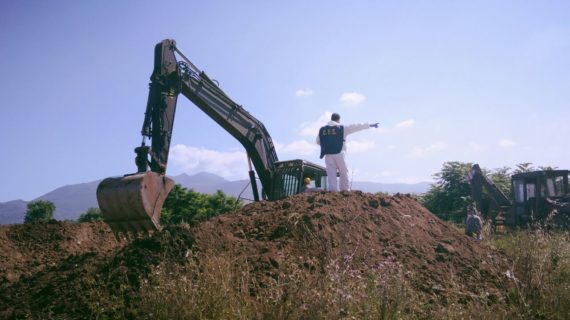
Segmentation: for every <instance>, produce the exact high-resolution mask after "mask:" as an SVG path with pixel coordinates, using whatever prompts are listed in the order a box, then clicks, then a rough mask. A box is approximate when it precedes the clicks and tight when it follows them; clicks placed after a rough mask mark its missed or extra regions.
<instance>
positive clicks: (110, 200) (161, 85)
mask: <svg viewBox="0 0 570 320" xmlns="http://www.w3.org/2000/svg"><path fill="white" fill-rule="evenodd" d="M150 80H151V82H150V88H149V94H148V101H147V106H146V112H145V115H144V121H143V126H142V131H141V133H142V136H143V139H142V143H141V145H140V146H138V147H136V148H135V154H136V157H135V164H136V167H137V172H136V173H132V174H126V175H124V176H121V177H110V178H107V179H104V180H103V181H102V182H101V183H100V184H99V186H98V187H97V202H98V203H99V208H100V209H101V214H102V216H103V219H104V221H106V222H107V223H108V224H109V225H110V226H111V229H112V230H113V232H115V233H116V234H117V233H131V232H134V233H138V232H152V231H155V230H160V228H161V226H160V211H161V209H162V206H163V205H164V201H165V200H166V197H167V196H168V193H169V192H170V190H171V189H172V188H173V187H174V185H175V182H174V181H173V180H172V179H171V178H169V177H167V176H166V169H167V164H168V153H169V150H170V141H171V137H172V130H173V125H174V116H175V113H176V103H177V99H178V96H179V95H180V94H182V95H183V96H184V97H186V98H188V99H189V100H190V101H191V102H192V103H193V104H194V105H196V106H197V107H198V108H200V109H201V110H202V111H203V112H204V113H206V115H208V116H209V117H210V118H211V119H213V120H214V121H215V122H216V123H217V124H218V125H220V126H221V127H222V128H224V129H225V130H226V131H227V132H228V133H229V134H231V135H232V136H233V137H234V138H235V139H237V140H238V141H239V142H240V143H241V144H242V146H243V147H244V148H245V150H246V153H247V163H248V166H249V180H250V184H251V188H252V191H253V196H254V200H255V201H260V197H259V191H258V187H257V179H259V181H260V183H261V187H262V189H261V198H262V199H264V200H279V199H283V198H285V197H288V196H291V195H294V194H297V193H300V192H303V180H304V179H305V178H310V179H311V180H312V181H314V182H315V187H316V188H320V189H323V190H324V189H326V171H325V169H324V168H323V167H322V166H319V165H317V164H314V163H311V162H309V161H305V160H300V159H296V160H288V161H279V159H278V157H277V153H276V151H275V147H274V145H273V141H272V139H271V136H270V135H269V133H268V132H267V129H266V128H265V126H264V125H263V123H261V122H260V121H259V120H258V119H256V118H255V117H253V116H252V115H251V114H250V113H249V112H247V111H246V110H245V109H244V108H243V107H242V106H240V105H239V104H237V103H236V102H234V101H233V100H232V99H230V98H229V97H228V95H226V94H225V93H224V92H223V91H222V90H221V89H220V88H219V85H218V83H217V82H216V81H215V80H212V79H210V77H208V75H207V74H206V73H205V72H204V71H200V70H199V69H198V68H197V67H196V66H195V65H194V64H193V63H192V62H190V60H188V58H186V56H185V55H184V54H183V53H182V52H181V51H180V50H179V49H178V47H177V46H176V41H174V40H172V39H166V40H163V41H161V42H160V43H158V44H156V46H155V49H154V69H153V72H152V74H151V77H150ZM147 139H149V140H150V145H147V143H146V141H147ZM252 164H253V167H252ZM254 169H255V172H257V175H258V178H256V176H255V172H254Z"/></svg>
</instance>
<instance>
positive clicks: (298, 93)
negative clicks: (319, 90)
mask: <svg viewBox="0 0 570 320" xmlns="http://www.w3.org/2000/svg"><path fill="white" fill-rule="evenodd" d="M312 95H313V89H311V88H305V89H299V90H297V91H296V92H295V96H297V97H308V96H312Z"/></svg>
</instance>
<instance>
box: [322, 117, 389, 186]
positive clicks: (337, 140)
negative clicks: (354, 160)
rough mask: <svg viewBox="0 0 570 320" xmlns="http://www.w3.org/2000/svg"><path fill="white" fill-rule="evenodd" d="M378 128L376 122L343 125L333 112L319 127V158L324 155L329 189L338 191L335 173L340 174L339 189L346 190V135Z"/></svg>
mask: <svg viewBox="0 0 570 320" xmlns="http://www.w3.org/2000/svg"><path fill="white" fill-rule="evenodd" d="M371 127H374V128H378V123H373V124H368V123H358V124H351V125H348V126H343V125H341V124H340V115H339V114H338V113H333V114H332V116H331V121H329V123H328V124H327V125H326V126H324V127H321V129H319V135H318V136H317V144H319V145H320V146H321V159H322V158H323V157H325V165H326V170H327V182H328V189H329V191H338V186H337V181H336V173H337V171H338V174H339V176H340V191H345V190H348V168H347V167H346V162H345V155H344V154H345V152H346V146H345V143H344V142H345V140H346V136H348V135H349V134H351V133H355V132H358V131H361V130H364V129H368V128H371Z"/></svg>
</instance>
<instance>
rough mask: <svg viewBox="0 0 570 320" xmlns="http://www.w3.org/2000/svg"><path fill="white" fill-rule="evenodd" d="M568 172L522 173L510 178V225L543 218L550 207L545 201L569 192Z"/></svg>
mask: <svg viewBox="0 0 570 320" xmlns="http://www.w3.org/2000/svg"><path fill="white" fill-rule="evenodd" d="M569 172H570V171H568V170H542V171H532V172H523V173H519V174H515V175H513V176H512V181H511V187H512V191H513V196H514V217H512V223H514V224H525V223H528V222H531V221H533V220H540V219H543V218H544V217H545V215H546V214H547V213H548V211H549V209H550V207H549V205H548V202H547V199H549V200H556V199H560V198H562V197H564V196H565V195H566V194H568V192H569V188H568V174H569Z"/></svg>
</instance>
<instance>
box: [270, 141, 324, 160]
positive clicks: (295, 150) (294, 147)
mask: <svg viewBox="0 0 570 320" xmlns="http://www.w3.org/2000/svg"><path fill="white" fill-rule="evenodd" d="M274 145H275V149H276V150H277V153H278V154H279V155H280V156H281V155H282V154H285V155H290V156H291V157H292V158H300V157H301V156H309V155H313V154H316V153H317V152H318V151H319V150H320V147H319V146H318V145H317V143H316V142H313V143H311V142H308V141H306V140H297V141H293V142H291V143H288V144H280V143H275V142H274ZM287 158H290V157H287Z"/></svg>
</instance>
